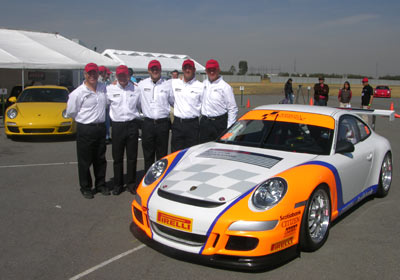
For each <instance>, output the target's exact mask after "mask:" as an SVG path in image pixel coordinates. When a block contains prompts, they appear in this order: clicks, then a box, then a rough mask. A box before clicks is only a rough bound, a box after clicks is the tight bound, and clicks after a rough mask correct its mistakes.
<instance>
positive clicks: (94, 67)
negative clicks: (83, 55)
mask: <svg viewBox="0 0 400 280" xmlns="http://www.w3.org/2000/svg"><path fill="white" fill-rule="evenodd" d="M93 70H94V71H96V72H99V67H98V66H97V64H96V63H88V64H86V66H85V72H86V73H89V72H90V71H93Z"/></svg>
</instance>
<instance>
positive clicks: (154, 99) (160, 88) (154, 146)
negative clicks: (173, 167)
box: [138, 60, 174, 172]
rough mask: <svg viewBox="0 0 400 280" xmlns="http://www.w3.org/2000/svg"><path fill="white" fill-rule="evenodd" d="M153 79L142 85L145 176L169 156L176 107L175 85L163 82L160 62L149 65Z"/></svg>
mask: <svg viewBox="0 0 400 280" xmlns="http://www.w3.org/2000/svg"><path fill="white" fill-rule="evenodd" d="M148 72H149V74H150V77H149V78H147V79H144V80H142V81H140V83H139V84H138V88H139V91H140V104H141V108H142V113H143V115H144V121H143V124H142V147H143V156H144V169H145V172H147V170H148V169H149V168H150V166H151V165H152V164H153V163H154V162H155V159H156V160H159V159H161V158H162V157H164V156H166V155H167V154H168V140H169V129H170V127H171V122H170V119H169V113H170V106H173V104H174V97H173V93H172V88H171V82H170V81H166V80H164V79H163V78H161V64H160V62H159V61H158V60H152V61H150V63H149V65H148Z"/></svg>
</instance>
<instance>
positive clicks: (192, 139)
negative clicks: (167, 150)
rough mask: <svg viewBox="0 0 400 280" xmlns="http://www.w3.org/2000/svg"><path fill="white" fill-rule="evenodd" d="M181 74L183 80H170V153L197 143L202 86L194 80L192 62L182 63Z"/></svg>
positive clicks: (194, 71)
mask: <svg viewBox="0 0 400 280" xmlns="http://www.w3.org/2000/svg"><path fill="white" fill-rule="evenodd" d="M182 72H183V80H181V79H172V80H171V83H172V90H173V93H174V99H175V104H174V123H173V124H172V139H171V151H172V152H175V151H178V150H182V149H186V148H189V147H191V146H194V145H197V144H198V143H199V117H200V113H201V112H200V110H201V102H202V97H203V89H204V86H203V83H201V82H199V81H198V80H196V78H195V74H196V68H195V65H194V62H193V61H192V60H190V59H187V60H185V61H184V62H183V64H182Z"/></svg>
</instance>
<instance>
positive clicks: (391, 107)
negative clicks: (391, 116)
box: [390, 101, 394, 111]
mask: <svg viewBox="0 0 400 280" xmlns="http://www.w3.org/2000/svg"><path fill="white" fill-rule="evenodd" d="M390 111H394V105H393V101H392V103H390Z"/></svg>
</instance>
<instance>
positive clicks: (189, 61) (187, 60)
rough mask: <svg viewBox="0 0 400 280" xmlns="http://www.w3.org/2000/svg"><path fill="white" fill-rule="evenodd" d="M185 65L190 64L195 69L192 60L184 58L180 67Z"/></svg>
mask: <svg viewBox="0 0 400 280" xmlns="http://www.w3.org/2000/svg"><path fill="white" fill-rule="evenodd" d="M186 65H190V66H192V67H193V68H194V69H196V67H195V66H194V62H193V60H190V59H186V60H185V61H184V62H183V63H182V69H183V67H185V66H186Z"/></svg>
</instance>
